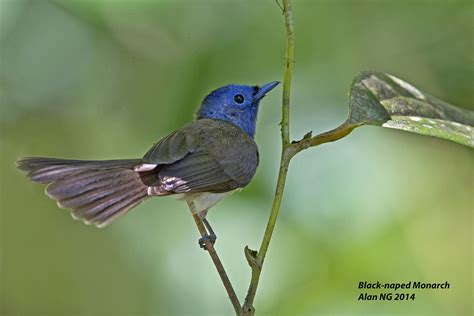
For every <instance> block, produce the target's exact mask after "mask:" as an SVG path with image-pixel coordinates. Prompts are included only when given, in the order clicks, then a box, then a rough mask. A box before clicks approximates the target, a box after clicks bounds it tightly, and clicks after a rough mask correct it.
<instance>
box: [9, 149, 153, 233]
mask: <svg viewBox="0 0 474 316" xmlns="http://www.w3.org/2000/svg"><path fill="white" fill-rule="evenodd" d="M141 163H142V160H141V159H128V160H103V161H87V160H66V159H55V158H40V157H29V158H20V159H19V160H18V161H17V164H18V168H19V169H21V170H24V171H26V172H28V174H27V177H28V178H29V179H30V180H31V181H34V182H40V183H47V184H48V187H47V188H46V194H47V195H48V196H50V197H51V198H53V199H55V200H57V203H58V205H59V206H60V207H62V208H70V209H72V216H73V217H74V218H75V219H81V220H83V221H84V222H85V223H87V224H95V225H96V226H97V227H104V226H107V225H109V224H110V223H111V222H112V221H113V220H115V219H116V218H117V217H119V216H120V215H123V214H124V213H126V212H127V211H129V210H130V209H131V208H133V207H135V206H137V205H138V204H139V203H140V202H142V201H143V200H145V199H146V197H147V196H148V195H147V186H146V185H144V184H143V182H142V180H141V176H140V174H139V173H138V172H136V171H135V170H134V167H136V166H137V165H140V164H141Z"/></svg>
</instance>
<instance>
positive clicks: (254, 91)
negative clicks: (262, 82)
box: [253, 86, 260, 95]
mask: <svg viewBox="0 0 474 316" xmlns="http://www.w3.org/2000/svg"><path fill="white" fill-rule="evenodd" d="M259 90H260V87H259V86H253V95H256V94H257V92H258V91H259Z"/></svg>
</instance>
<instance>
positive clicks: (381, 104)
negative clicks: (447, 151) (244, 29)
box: [345, 71, 474, 147]
mask: <svg viewBox="0 0 474 316" xmlns="http://www.w3.org/2000/svg"><path fill="white" fill-rule="evenodd" d="M345 124H346V126H352V127H358V126H361V125H377V126H383V127H388V128H395V129H401V130H405V131H409V132H413V133H418V134H422V135H428V136H434V137H439V138H444V139H447V140H450V141H453V142H456V143H459V144H462V145H466V146H470V147H474V140H473V138H474V137H473V136H474V135H473V133H474V132H473V131H474V128H473V126H474V112H473V111H469V110H466V109H461V108H458V107H455V106H453V105H451V104H449V103H446V102H444V101H442V100H440V99H438V98H436V97H434V96H432V95H429V94H427V93H425V92H422V91H420V90H418V89H417V88H415V87H414V86H412V85H411V84H409V83H407V82H405V81H403V80H401V79H398V78H397V77H394V76H392V75H389V74H384V73H379V72H373V71H364V72H361V73H360V74H359V75H358V76H357V77H356V78H355V79H354V81H353V82H352V86H351V92H350V113H349V118H348V119H347V121H346V123H345Z"/></svg>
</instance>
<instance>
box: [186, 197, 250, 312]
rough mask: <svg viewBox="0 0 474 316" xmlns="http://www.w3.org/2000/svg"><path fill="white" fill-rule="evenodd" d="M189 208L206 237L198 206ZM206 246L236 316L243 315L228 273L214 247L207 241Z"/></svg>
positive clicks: (189, 205)
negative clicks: (197, 210)
mask: <svg viewBox="0 0 474 316" xmlns="http://www.w3.org/2000/svg"><path fill="white" fill-rule="evenodd" d="M188 207H189V209H190V210H191V213H192V214H193V218H194V221H195V222H196V226H197V228H198V230H199V233H200V234H201V237H204V236H206V235H207V230H206V227H204V224H203V222H202V220H201V218H200V217H199V215H198V213H197V212H196V205H195V204H194V202H192V201H188ZM205 246H206V250H207V251H208V252H209V255H210V256H211V259H212V261H213V262H214V265H215V266H216V269H217V272H218V273H219V276H220V277H221V280H222V283H224V287H225V289H226V291H227V295H229V299H230V301H231V302H232V305H233V306H234V310H235V314H236V315H242V308H241V307H240V301H239V298H238V297H237V294H235V291H234V288H233V287H232V283H231V282H230V280H229V277H228V276H227V273H226V272H225V269H224V266H223V265H222V262H221V260H220V259H219V256H218V255H217V252H216V249H215V248H214V245H213V244H212V243H211V242H209V241H205Z"/></svg>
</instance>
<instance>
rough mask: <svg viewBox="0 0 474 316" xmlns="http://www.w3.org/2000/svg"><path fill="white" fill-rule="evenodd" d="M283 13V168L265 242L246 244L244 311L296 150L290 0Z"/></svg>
mask: <svg viewBox="0 0 474 316" xmlns="http://www.w3.org/2000/svg"><path fill="white" fill-rule="evenodd" d="M283 13H284V16H285V26H286V54H285V57H286V63H285V75H284V79H283V97H282V119H281V140H282V151H281V159H280V170H279V173H278V180H277V186H276V192H275V197H274V199H273V205H272V209H271V211H270V218H269V219H268V224H267V228H266V230H265V234H264V236H263V240H262V244H261V245H260V250H259V251H258V252H256V251H252V250H250V249H249V248H248V247H246V248H245V256H246V258H247V261H248V263H249V265H250V268H251V269H252V278H251V281H250V286H249V289H248V292H247V296H246V298H245V303H244V305H243V307H242V309H243V312H244V315H253V314H254V313H255V309H254V307H253V302H254V299H255V294H256V293H257V287H258V282H259V280H260V273H261V271H262V266H263V262H264V260H265V256H266V254H267V251H268V246H269V244H270V240H271V238H272V234H273V230H274V228H275V223H276V220H277V218H278V213H279V211H280V205H281V200H282V198H283V192H284V189H285V182H286V175H287V173H288V166H289V164H290V160H291V158H292V157H293V156H294V154H296V151H295V150H294V148H293V145H292V144H291V143H290V89H291V73H292V70H293V63H294V38H293V16H292V11H291V4H290V0H283Z"/></svg>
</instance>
